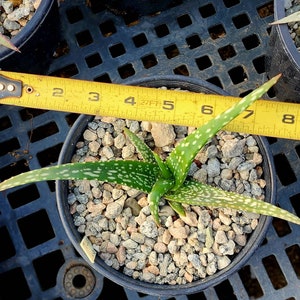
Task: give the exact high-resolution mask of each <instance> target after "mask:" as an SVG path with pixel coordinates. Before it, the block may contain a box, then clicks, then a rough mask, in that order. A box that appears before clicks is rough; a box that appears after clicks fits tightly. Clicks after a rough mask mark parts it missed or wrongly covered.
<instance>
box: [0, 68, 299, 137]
mask: <svg viewBox="0 0 300 300" xmlns="http://www.w3.org/2000/svg"><path fill="white" fill-rule="evenodd" d="M237 101H239V98H236V97H229V96H220V95H210V94H201V93H194V92H188V93H187V92H182V91H175V90H162V89H156V88H147V87H137V86H128V85H120V84H111V83H98V82H93V81H85V80H78V79H67V78H57V77H51V76H41V75H32V74H23V73H14V72H6V71H0V104H7V105H17V106H22V107H31V108H37V109H46V110H54V111H64V112H73V113H78V114H88V115H99V116H112V117H118V118H124V119H132V120H138V121H151V122H161V123H168V124H174V125H185V126H194V127H199V126H201V125H202V124H204V123H205V122H207V121H208V120H209V119H211V118H213V117H214V116H216V115H218V114H219V113H221V112H222V111H225V110H226V109H227V108H229V107H230V106H232V105H233V104H234V103H236V102H237ZM299 120H300V104H296V103H286V102H277V101H276V102H275V101H267V100H257V101H256V102H255V103H254V104H253V105H251V106H250V107H249V109H247V110H246V111H245V112H244V113H242V114H241V115H240V116H238V117H237V118H236V119H234V120H233V121H232V122H230V123H229V124H228V125H227V126H226V127H225V128H224V129H226V130H229V131H235V132H243V133H249V134H256V135H264V136H272V137H278V138H288V139H297V140H300V121H299Z"/></svg>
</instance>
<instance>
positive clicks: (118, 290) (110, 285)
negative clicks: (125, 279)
mask: <svg viewBox="0 0 300 300" xmlns="http://www.w3.org/2000/svg"><path fill="white" fill-rule="evenodd" d="M111 291H114V294H115V295H118V299H128V298H127V296H126V294H125V291H124V289H123V287H121V286H120V285H118V284H116V283H114V282H112V281H111V280H109V279H108V278H106V277H104V279H103V289H102V292H101V294H100V299H111Z"/></svg>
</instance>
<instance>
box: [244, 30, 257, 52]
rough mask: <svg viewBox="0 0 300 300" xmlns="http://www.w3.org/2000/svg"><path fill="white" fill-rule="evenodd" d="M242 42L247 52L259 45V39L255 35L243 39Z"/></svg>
mask: <svg viewBox="0 0 300 300" xmlns="http://www.w3.org/2000/svg"><path fill="white" fill-rule="evenodd" d="M242 42H243V44H244V46H245V48H246V49H247V50H250V49H254V48H256V47H258V46H259V45H260V41H259V38H258V36H257V35H256V34H252V35H249V36H247V37H245V38H243V39H242Z"/></svg>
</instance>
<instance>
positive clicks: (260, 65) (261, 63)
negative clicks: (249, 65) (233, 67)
mask: <svg viewBox="0 0 300 300" xmlns="http://www.w3.org/2000/svg"><path fill="white" fill-rule="evenodd" d="M252 62H253V66H254V68H255V70H256V72H257V73H258V74H262V73H264V72H265V71H266V69H265V56H264V55H263V56H260V57H257V58H255V59H253V61H252Z"/></svg>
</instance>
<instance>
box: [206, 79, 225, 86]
mask: <svg viewBox="0 0 300 300" xmlns="http://www.w3.org/2000/svg"><path fill="white" fill-rule="evenodd" d="M206 81H207V82H210V83H212V84H214V85H216V86H218V87H219V88H221V89H223V85H222V83H221V80H220V78H219V77H216V76H214V77H211V78H208V79H206Z"/></svg>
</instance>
